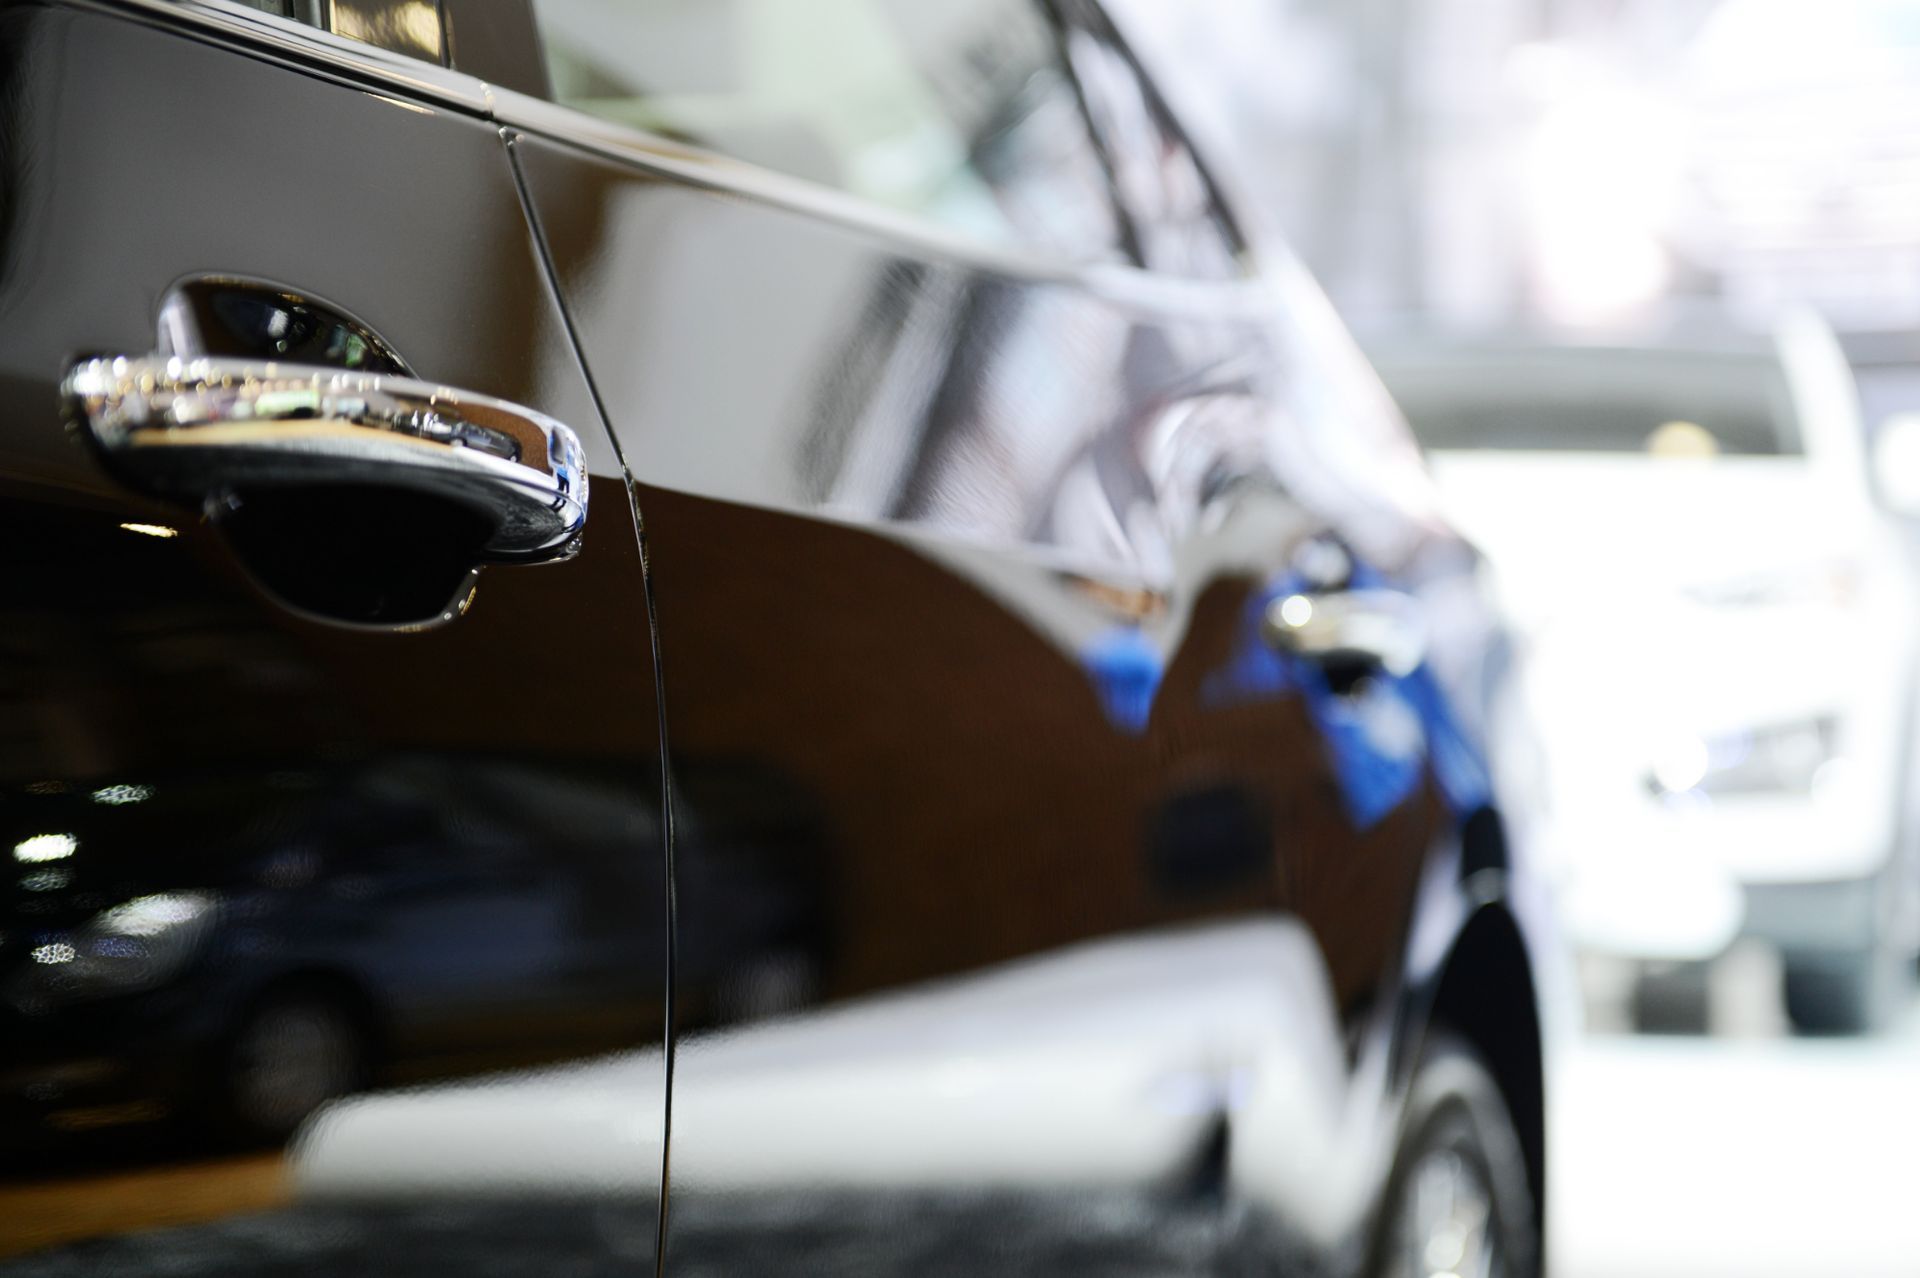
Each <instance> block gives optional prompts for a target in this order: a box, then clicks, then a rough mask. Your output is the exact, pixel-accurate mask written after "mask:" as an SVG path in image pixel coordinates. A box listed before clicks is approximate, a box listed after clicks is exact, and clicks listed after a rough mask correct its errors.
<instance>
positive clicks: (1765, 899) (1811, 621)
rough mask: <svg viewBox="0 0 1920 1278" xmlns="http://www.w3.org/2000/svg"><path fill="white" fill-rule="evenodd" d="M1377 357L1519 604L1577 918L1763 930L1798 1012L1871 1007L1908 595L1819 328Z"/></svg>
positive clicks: (1906, 880)
mask: <svg viewBox="0 0 1920 1278" xmlns="http://www.w3.org/2000/svg"><path fill="white" fill-rule="evenodd" d="M1375 358H1376V361H1377V363H1378V364H1379V365H1380V368H1381V371H1382V374H1383V376H1385V377H1386V379H1387V381H1388V385H1389V387H1390V389H1391V390H1392V391H1393V392H1394V394H1395V396H1396V397H1397V398H1398V399H1399V401H1400V403H1401V405H1402V407H1403V408H1404V410H1405V411H1406V413H1407V414H1408V416H1409V417H1410V418H1411V420H1412V423H1413V426H1414V429H1415V432H1416V433H1417V434H1418V435H1419V436H1420V438H1421V441H1422V443H1423V445H1424V446H1425V447H1426V448H1427V450H1428V451H1429V455H1430V459H1431V463H1432V466H1433V470H1434V473H1435V476H1436V478H1437V479H1438V481H1439V483H1440V486H1441V488H1442V491H1443V494H1444V497H1445V499H1446V500H1447V502H1448V504H1449V508H1450V510H1451V512H1452V513H1453V514H1454V516H1455V517H1456V518H1457V519H1458V520H1459V521H1460V523H1461V524H1462V526H1463V527H1464V528H1465V529H1466V530H1467V531H1468V533H1469V535H1470V536H1472V537H1474V538H1475V539H1476V540H1477V541H1478V542H1479V543H1480V545H1481V547H1482V548H1483V549H1484V550H1486V551H1487V552H1488V553H1489V555H1490V556H1491V559H1492V561H1493V564H1494V567H1495V570H1496V572H1497V574H1498V575H1499V577H1500V578H1501V579H1502V581H1503V584H1504V587H1505V589H1506V591H1507V594H1508V596H1509V599H1510V602H1511V604H1512V607H1513V609H1514V611H1515V613H1516V614H1517V616H1518V617H1519V618H1520V620H1521V622H1522V624H1523V626H1524V628H1525V629H1526V630H1527V632H1528V637H1529V639H1530V641H1531V648H1532V652H1531V661H1530V683H1531V689H1532V693H1533V696H1534V699H1535V703H1536V710H1537V712H1538V713H1539V714H1540V716H1541V717H1542V720H1543V724H1544V727H1545V730H1546V734H1547V745H1548V756H1549V759H1548V766H1549V768H1550V772H1551V779H1552V787H1551V789H1552V802H1553V807H1554V813H1553V816H1552V818H1551V820H1552V825H1553V830H1554V837H1553V838H1552V840H1551V842H1552V843H1553V845H1554V847H1555V848H1556V850H1557V852H1558V853H1559V856H1560V860H1561V869H1562V870H1563V872H1565V873H1566V874H1568V875H1569V876H1570V880H1571V881H1570V884H1569V893H1568V897H1567V900H1568V902H1569V905H1568V908H1569V915H1570V921H1571V924H1572V926H1573V927H1574V929H1575V930H1576V932H1577V933H1578V934H1579V936H1580V939H1581V940H1582V942H1583V944H1584V945H1585V947H1586V948H1588V949H1589V950H1593V951H1598V952H1602V953H1608V954H1614V955H1623V956H1627V957H1629V958H1631V959H1634V960H1694V959H1703V958H1707V957H1710V956H1712V955H1713V954H1715V953H1717V952H1718V951H1719V950H1720V949H1722V948H1723V947H1724V946H1725V945H1726V944H1728V943H1729V941H1730V940H1731V939H1732V938H1733V937H1734V936H1735V935H1737V934H1740V933H1745V934H1750V935H1754V936H1758V937H1761V938H1764V939H1766V940H1769V941H1772V942H1775V943H1777V944H1778V945H1779V947H1780V948H1781V950H1782V951H1783V954H1784V957H1785V960H1786V965H1787V968H1786V972H1787V975H1786V996H1787V1004H1788V1010H1789V1012H1790V1014H1791V1015H1792V1016H1793V1018H1794V1020H1795V1021H1796V1023H1798V1024H1799V1025H1801V1026H1802V1027H1804V1028H1807V1029H1859V1028H1865V1027H1866V1026H1868V1025H1870V1024H1871V1023H1872V1022H1873V1021H1874V1020H1875V1018H1876V1016H1877V1014H1878V1011H1879V1009H1880V1008H1882V1007H1883V1006H1885V1004H1886V998H1885V996H1886V995H1887V994H1888V993H1889V992H1891V989H1892V988H1893V986H1894V985H1895V984H1896V982H1897V980H1898V978H1899V975H1900V973H1901V972H1902V971H1903V963H1902V960H1903V959H1905V958H1906V957H1907V956H1910V955H1911V954H1912V952H1913V948H1914V924H1915V920H1914V912H1913V910H1912V908H1911V887H1912V884H1911V880H1912V877H1913V876H1912V875H1911V874H1910V873H1909V872H1908V871H1907V869H1906V866H1907V859H1906V856H1905V855H1904V853H1899V854H1898V855H1897V852H1898V837H1899V831H1900V824H1899V822H1900V820H1901V817H1902V799H1901V796H1902V795H1903V793H1904V792H1905V788H1904V780H1905V777H1906V774H1907V770H1908V764H1907V759H1906V756H1905V753H1904V750H1905V741H1906V730H1907V714H1906V707H1907V703H1908V695H1907V694H1908V692H1909V690H1910V676H1909V665H1910V653H1911V651H1912V649H1913V646H1914V645H1913V641H1912V636H1913V630H1912V620H1911V617H1912V612H1911V609H1912V601H1911V598H1910V592H1909V590H1908V588H1907V586H1906V584H1905V578H1904V574H1903V572H1902V567H1901V563H1900V561H1899V559H1898V558H1897V553H1896V552H1897V547H1896V546H1895V544H1894V543H1893V541H1892V540H1891V539H1890V537H1889V534H1888V532H1887V530H1886V529H1885V528H1884V527H1882V526H1881V524H1880V522H1879V520H1878V519H1877V517H1876V515H1875V512H1874V509H1873V505H1872V502H1871V500H1870V495H1869V489H1868V482H1867V472H1866V468H1865V465H1864V462H1863V459H1862V447H1861V437H1860V428H1859V420H1858V408H1857V402H1856V398H1855V394H1854V389H1853V386H1852V382H1851V379H1850V377H1849V375H1848V373H1847V370H1846V367H1845V364H1844V362H1843V361H1842V360H1841V358H1840V354H1839V351H1838V348H1837V346H1836V345H1835V344H1834V342H1833V339H1832V337H1831V335H1830V334H1829V333H1827V332H1826V331H1825V330H1824V329H1823V328H1821V327H1820V326H1819V325H1818V324H1817V323H1815V322H1813V321H1810V320H1808V321H1801V322H1796V323H1792V324H1789V325H1786V326H1784V327H1783V328H1782V329H1781V331H1780V332H1779V334H1778V335H1777V338H1776V340H1775V341H1773V342H1772V343H1757V342H1752V343H1746V344H1742V345H1732V346H1725V347H1715V346H1708V345H1696V346H1694V347H1692V348H1687V347H1675V346H1671V345H1663V346H1659V347H1655V346H1652V345H1649V346H1646V347H1638V348H1625V347H1613V348H1600V347H1583V346H1564V345H1558V346H1557V345H1553V344H1550V343H1546V342H1536V343H1524V342H1512V343H1505V344H1502V343H1497V342H1487V343H1483V344H1479V345H1461V346H1457V347H1451V348H1449V347H1444V346H1439V345H1419V344H1411V343H1408V344H1402V345H1398V346H1390V345H1389V346H1382V347H1381V348H1380V349H1378V350H1376V352H1375Z"/></svg>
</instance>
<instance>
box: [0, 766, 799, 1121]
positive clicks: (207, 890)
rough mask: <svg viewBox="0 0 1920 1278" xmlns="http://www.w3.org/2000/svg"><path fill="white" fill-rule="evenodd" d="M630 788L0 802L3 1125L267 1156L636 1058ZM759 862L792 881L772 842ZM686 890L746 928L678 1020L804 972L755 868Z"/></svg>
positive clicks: (733, 858) (185, 788)
mask: <svg viewBox="0 0 1920 1278" xmlns="http://www.w3.org/2000/svg"><path fill="white" fill-rule="evenodd" d="M642 776H644V765H642V764H639V763H636V764H635V765H634V768H633V770H632V773H631V775H630V776H627V777H624V778H623V777H621V776H618V775H609V774H608V770H607V769H605V768H600V769H598V770H596V769H594V768H591V767H582V766H581V765H578V764H574V765H572V766H563V765H560V764H558V763H556V764H554V765H551V766H547V767H541V766H537V765H526V764H508V763H505V762H501V761H496V760H487V759H481V758H472V757H459V756H411V757H406V756H402V757H388V758H386V759H383V760H380V761H378V762H377V763H370V764H367V765H362V766H358V767H354V768H350V769H335V770H331V771H327V770H320V769H300V768H289V769H285V770H278V771H269V772H265V773H261V772H257V771H249V772H246V773H228V774H223V775H220V776H218V777H207V776H202V777H162V778H146V779H143V780H142V781H140V782H137V783H130V782H119V783H103V784H101V785H98V786H95V787H92V788H91V789H86V788H81V789H77V790H66V789H60V788H55V789H53V790H52V791H51V792H48V793H39V794H36V793H23V794H14V795H11V796H8V797H7V798H6V800H5V802H4V807H0V812H4V814H5V821H6V826H5V829H4V830H0V841H3V842H4V843H5V844H6V845H7V846H9V847H11V848H12V851H13V859H14V860H15V861H16V862H19V863H20V865H19V867H18V868H19V869H20V870H21V873H20V874H19V876H18V877H17V879H16V881H15V883H14V884H13V886H12V888H11V892H10V896H9V898H8V919H7V923H6V926H5V931H4V939H0V963H3V964H4V966H0V989H3V990H4V995H5V1000H6V1004H7V1008H6V1014H7V1015H8V1016H10V1017H11V1018H12V1023H13V1027H14V1029H15V1030H16V1031H17V1032H14V1033H10V1034H9V1035H8V1036H7V1040H6V1041H7V1044H8V1048H7V1052H8V1057H9V1059H8V1063H7V1069H6V1076H7V1078H8V1081H9V1087H8V1092H9V1096H8V1101H9V1102H10V1103H11V1104H13V1105H16V1106H18V1107H19V1108H21V1109H22V1110H23V1111H25V1112H24V1114H23V1117H25V1118H26V1119H28V1120H29V1121H30V1124H31V1125H32V1126H37V1127H42V1128H51V1129H53V1130H56V1131H57V1130H63V1129H64V1130H71V1129H74V1128H77V1127H86V1126H89V1125H92V1124H93V1123H96V1122H103V1121H106V1120H107V1119H110V1118H112V1117H113V1116H115V1114H116V1113H117V1114H119V1115H120V1116H122V1117H126V1116H137V1115H138V1114H140V1113H143V1112H144V1113H151V1114H152V1115H154V1116H158V1115H159V1114H160V1113H162V1112H166V1111H173V1110H181V1109H186V1110H190V1111H194V1112H197V1113H198V1114H199V1115H200V1116H201V1117H203V1118H210V1119H212V1120H214V1121H215V1122H216V1123H217V1124H218V1126H219V1127H220V1128H221V1129H223V1130H224V1131H226V1132H228V1133H229V1134H232V1135H236V1136H240V1137H243V1138H263V1137H282V1136H285V1135H286V1134H288V1133H289V1132H291V1131H292V1129H293V1128H294V1127H295V1126H296V1125H297V1124H298V1123H299V1122H300V1120H302V1119H303V1118H305V1117H306V1115H307V1114H308V1113H309V1112H310V1111H311V1110H312V1109H313V1108H314V1107H315V1106H317V1105H318V1104H320V1103H321V1102H323V1101H325V1100H328V1099H330V1098H332V1097H335V1096H338V1095H341V1094H343V1093H345V1092H348V1091H351V1090H355V1089H357V1088H358V1087H359V1086H361V1085H363V1084H366V1083H370V1082H374V1081H378V1080H386V1081H395V1080H400V1079H420V1078H428V1077H435V1076H442V1075H446V1074H451V1073H461V1072H469V1071H471V1070H473V1069H475V1068H484V1067H492V1066H498V1065H502V1064H510V1063H516V1062H519V1063H525V1062H529V1061H533V1060H542V1059H556V1058H560V1057H564V1056H568V1055H573V1054H577V1053H581V1052H590V1051H598V1050H607V1049H611V1048H614V1047H618V1046H625V1045H629V1044H633V1043H635V1042H638V1041H640V1040H642V1039H643V1038H645V1037H646V1033H645V1030H646V1027H647V1026H649V1025H651V1024H653V1023H655V1022H656V1021H657V1018H658V1016H659V1014H660V1008H659V1001H660V1000H659V991H660V990H661V988H662V984H661V982H662V977H663V966H664V963H665V956H666V948H667V947H666V937H665V933H664V927H663V920H664V917H665V914H664V910H663V908H662V902H661V901H660V899H659V897H660V887H659V880H658V876H657V875H653V874H650V873H649V871H650V870H651V868H652V867H651V863H650V862H649V861H648V860H647V859H646V857H645V855H644V851H643V850H644V849H645V848H647V847H648V846H650V845H653V844H654V843H655V841H656V840H657V838H658V831H657V818H656V815H655V814H654V813H653V811H652V810H651V805H650V804H648V803H647V802H646V801H645V797H644V791H643V790H642V788H641V784H640V781H639V778H640V777H642ZM697 780H698V779H696V781H697ZM720 788H721V789H722V790H724V789H726V788H728V787H726V786H721V787H720ZM732 788H736V789H737V785H736V786H734V787H732ZM766 788H767V787H764V786H763V787H762V789H766ZM760 825H761V826H762V827H767V826H768V818H767V817H766V816H765V815H764V814H763V816H762V820H761V822H760ZM783 836H784V837H783ZM754 837H755V838H756V839H758V840H760V841H762V842H771V843H778V844H779V845H780V846H782V848H783V851H784V852H785V853H786V855H787V856H788V859H789V860H790V861H792V863H793V864H794V865H795V866H796V867H798V866H799V865H801V864H803V862H802V861H800V860H798V859H796V858H795V857H794V849H793V847H792V843H793V839H792V837H791V829H790V828H789V829H787V830H784V831H783V830H780V829H776V828H758V829H756V830H755V832H754ZM716 839H717V842H718V843H719V844H720V846H721V847H723V848H724V847H727V846H730V845H731V846H737V845H738V842H739V840H738V839H730V838H729V837H728V835H727V833H726V831H724V830H723V831H721V832H719V833H718V834H717V836H716ZM756 865H758V866H759V868H756ZM682 890H683V891H685V892H688V893H691V894H692V896H693V897H694V898H695V899H698V898H700V897H702V896H705V895H708V894H712V893H719V894H724V897H725V899H726V900H728V901H729V903H730V904H731V905H732V907H733V909H734V915H733V917H734V919H735V924H736V926H735V928H734V929H733V932H732V933H731V934H730V935H728V936H726V937H723V938H716V939H715V942H714V943H713V944H711V945H708V946H704V947H700V948H697V949H693V950H692V951H691V952H690V954H689V962H688V971H687V978H686V981H687V988H688V990H689V995H690V1001H691V1002H692V1003H693V1004H694V1008H695V1011H696V1013H699V1012H700V1011H701V1009H702V1008H703V1007H704V1008H705V1009H707V1010H706V1013H705V1014H708V1015H712V1014H715V1010H714V1009H718V1011H719V1012H720V1013H722V1014H733V1013H734V1012H735V1009H736V1006H737V1005H738V1004H739V1003H740V1002H741V1001H742V1000H743V999H758V1000H759V1001H760V1002H761V1003H762V1004H764V1003H766V1002H767V1001H768V1000H769V999H778V998H779V997H780V994H779V991H778V990H769V989H767V988H766V983H767V979H768V978H767V976H766V975H765V972H766V969H767V967H768V965H770V964H784V965H786V967H787V968H793V967H796V966H797V967H798V968H799V969H800V971H802V972H804V971H805V970H806V965H807V964H808V963H810V962H813V961H817V960H816V956H814V955H813V954H812V953H811V952H810V949H809V947H810V945H811V944H812V941H811V938H812V936H813V935H814V934H815V933H816V932H817V926H816V925H815V924H814V923H813V922H812V921H811V919H810V918H809V915H808V911H807V908H806V906H805V903H804V900H803V899H802V897H801V895H800V891H799V888H798V886H797V885H795V884H794V883H792V882H791V881H788V882H784V883H783V882H781V881H778V880H777V879H776V878H774V877H773V876H772V875H771V874H770V873H769V872H767V871H766V870H765V867H764V859H762V860H761V861H760V862H757V863H755V862H750V861H749V860H747V859H743V857H742V856H740V855H730V854H727V853H725V852H722V853H721V854H720V855H719V856H717V857H716V858H714V859H713V860H712V861H711V862H703V863H702V865H701V866H699V867H696V868H695V872H694V873H692V874H690V875H688V876H685V877H683V880H682ZM708 951H711V953H709V952H708ZM136 1061H137V1062H139V1065H138V1067H137V1068H136V1067H135V1065H134V1062H136Z"/></svg>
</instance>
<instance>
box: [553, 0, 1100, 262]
mask: <svg viewBox="0 0 1920 1278" xmlns="http://www.w3.org/2000/svg"><path fill="white" fill-rule="evenodd" d="M534 8H535V11H536V13H537V16H538V18H539V22H540V29H541V38H542V41H543V44H544V47H545V52H546V59H547V65H548V70H549V73H550V75H551V77H552V83H553V91H554V97H555V98H556V99H557V100H559V101H561V102H562V103H565V104H567V105H570V106H573V107H576V108H578V109H580V110H583V111H587V112H590V113H592V114H594V115H598V116H603V117H605V118H608V119H611V120H615V121H618V122H620V123H623V124H628V125H631V126H633V127H636V128H639V129H643V130H646V131H648V132H651V133H656V134H660V135H663V136H667V137H671V138H676V139H680V140H683V141H687V142H690V143H694V144H697V145H700V146H703V147H708V148H711V149H713V150H716V151H720V152H724V153H726V154H729V155H732V156H735V157H738V158H740V159H743V160H747V161H750V162H752V163H755V164H759V165H764V166H765V167H767V168H770V169H777V170H780V171H782V172H785V173H789V174H792V175H794V176H796V177H801V178H806V179H809V180H811V181H815V182H820V183H822V184H824V185H827V186H832V187H837V188H839V189H841V190H843V191H847V192H850V193H852V194H854V195H857V196H860V197H862V198H864V199H868V200H872V201H875V202H876V203H879V204H884V205H887V206H890V207H892V208H895V209H899V210H903V211H906V212H909V213H914V214H917V215H920V216H924V217H928V218H931V219H933V220H935V221H938V222H941V223H944V224H946V225H948V226H951V227H954V228H956V229H959V230H961V231H964V232H966V233H968V234H970V235H974V236H977V237H980V238H984V239H987V240H990V241H993V242H997V243H1002V244H1014V245H1023V246H1027V247H1032V248H1039V249H1042V250H1044V251H1047V252H1049V253H1053V254H1059V255H1064V256H1067V257H1070V258H1072V259H1075V260H1100V259H1121V258H1125V257H1127V256H1128V254H1127V252H1126V251H1125V249H1124V246H1125V245H1126V244H1127V238H1126V232H1125V230H1124V228H1123V225H1122V222H1121V219H1120V217H1119V215H1118V212H1117V209H1116V203H1115V200H1114V196H1113V193H1112V188H1111V183H1110V181H1109V176H1108V173H1107V169H1106V166H1105V164H1104V162H1103V160H1102V158H1101V154H1100V152H1099V150H1098V148H1097V147H1096V146H1095V145H1094V143H1093V141H1092V138H1091V135H1090V133H1089V131H1088V128H1087V123H1086V117H1085V115H1084V113H1083V111H1082V108H1081V103H1080V99H1079V96H1078V94H1077V93H1076V91H1075V88H1074V85H1073V81H1072V79H1071V77H1070V76H1069V75H1068V73H1067V71H1066V68H1065V65H1064V63H1063V61H1062V59H1061V56H1060V48H1059V43H1058V41H1057V39H1056V36H1055V32H1054V29H1053V27H1052V25H1051V24H1050V23H1049V21H1048V20H1047V19H1046V18H1045V17H1044V16H1043V15H1042V14H1041V12H1040V11H1039V10H1038V9H1037V7H1036V6H1035V5H1034V4H1032V3H1031V0H809V2H808V3H806V4H794V3H790V0H536V3H535V6H534Z"/></svg>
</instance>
